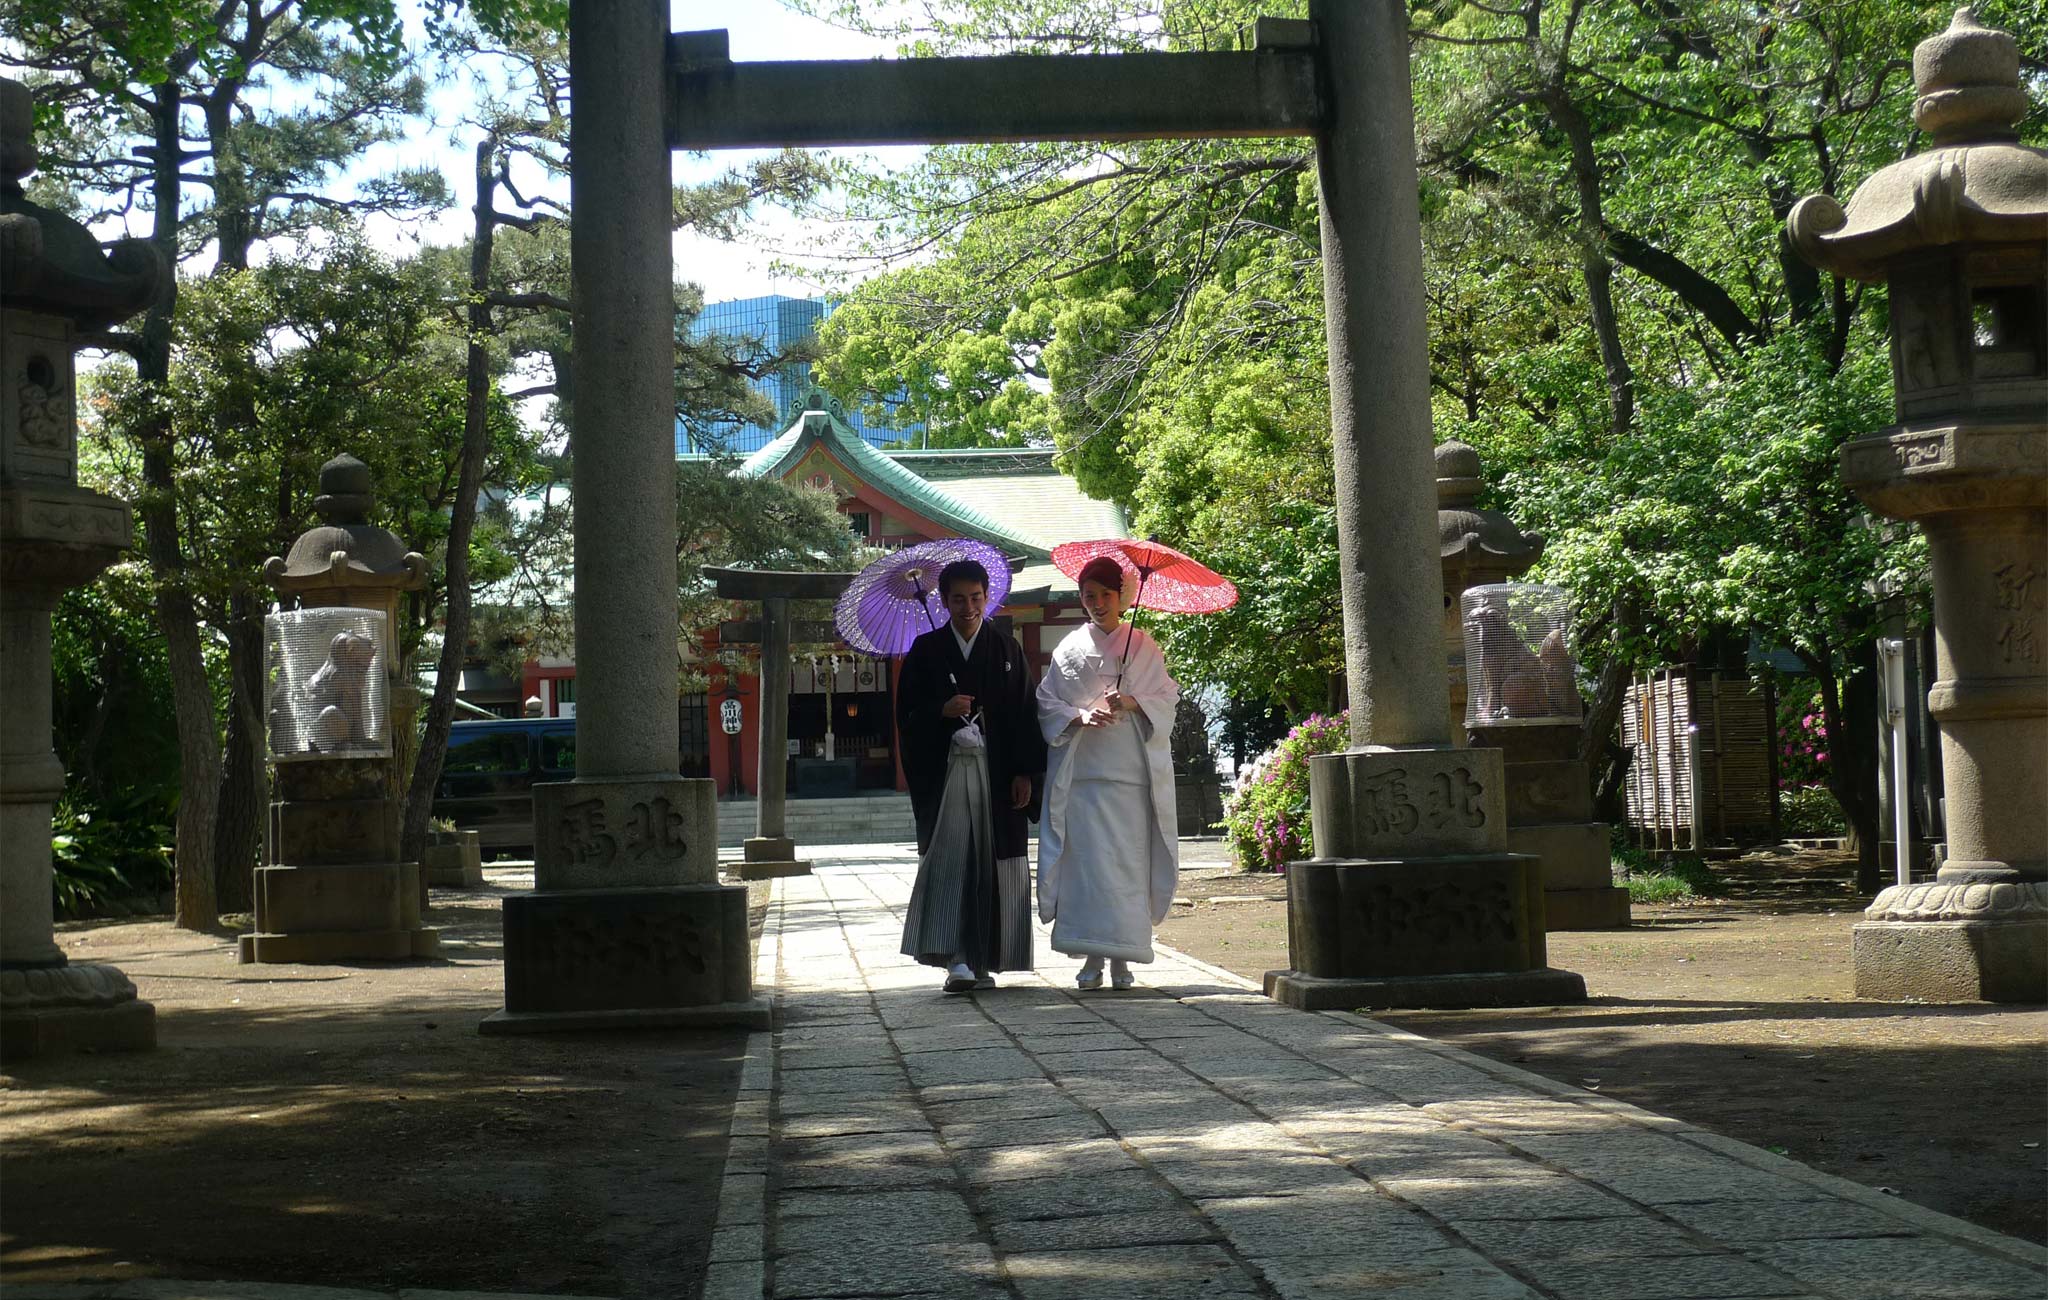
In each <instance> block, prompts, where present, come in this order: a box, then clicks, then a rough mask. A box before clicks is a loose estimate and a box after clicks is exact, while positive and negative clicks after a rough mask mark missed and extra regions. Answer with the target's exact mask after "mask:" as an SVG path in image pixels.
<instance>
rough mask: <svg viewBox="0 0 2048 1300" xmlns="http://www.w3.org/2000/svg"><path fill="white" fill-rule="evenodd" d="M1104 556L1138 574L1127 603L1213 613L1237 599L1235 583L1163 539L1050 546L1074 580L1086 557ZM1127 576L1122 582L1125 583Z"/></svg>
mask: <svg viewBox="0 0 2048 1300" xmlns="http://www.w3.org/2000/svg"><path fill="white" fill-rule="evenodd" d="M1101 555H1107V556H1109V557H1110V558H1111V559H1113V560H1115V561H1116V562H1117V563H1118V564H1120V565H1122V566H1123V570H1124V572H1125V573H1126V574H1135V575H1136V576H1137V579H1138V591H1137V595H1136V596H1134V597H1133V598H1132V600H1131V607H1132V608H1133V609H1136V608H1137V607H1139V606H1140V605H1142V606H1144V607H1145V608H1146V609H1157V610H1163V611H1164V612H1166V613H1168V614H1213V613H1215V612H1216V611H1217V610H1219V609H1229V608H1230V607H1231V606H1232V605H1235V604H1236V603H1237V587H1236V586H1235V585H1233V584H1232V583H1231V581H1230V579H1228V578H1226V577H1224V576H1223V575H1222V574H1220V573H1218V572H1216V571H1215V570H1214V569H1212V568H1210V567H1209V566H1208V565H1206V564H1203V563H1201V562H1200V561H1198V560H1194V559H1190V558H1189V557H1188V556H1186V555H1183V554H1181V553H1180V552H1179V551H1176V550H1174V549H1173V548H1172V547H1171V546H1168V545H1167V544H1166V543H1164V542H1147V541H1140V540H1139V539H1137V538H1135V537H1108V538H1104V539H1102V540H1101V541H1096V542H1068V543H1066V544H1065V545H1064V546H1057V547H1054V548H1053V553H1052V562H1053V563H1054V564H1055V565H1057V566H1058V568H1059V571H1060V572H1061V573H1064V574H1066V575H1067V576H1068V577H1069V578H1072V579H1074V580H1075V581H1076V582H1078V581H1080V579H1081V570H1082V568H1083V567H1084V566H1086V565H1087V563H1088V561H1090V560H1092V559H1095V558H1096V557H1097V556H1101ZM1129 585H1130V584H1129V582H1128V580H1126V582H1125V586H1127V587H1128V586H1129Z"/></svg>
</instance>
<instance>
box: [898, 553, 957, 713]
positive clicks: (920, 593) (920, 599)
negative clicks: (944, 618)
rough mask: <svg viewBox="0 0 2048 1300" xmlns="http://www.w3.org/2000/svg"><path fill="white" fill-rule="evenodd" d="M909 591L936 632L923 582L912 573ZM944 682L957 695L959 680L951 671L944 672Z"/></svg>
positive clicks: (934, 620) (937, 623)
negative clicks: (950, 686) (945, 681)
mask: <svg viewBox="0 0 2048 1300" xmlns="http://www.w3.org/2000/svg"><path fill="white" fill-rule="evenodd" d="M910 589H911V591H913V592H915V593H916V594H917V607H918V608H919V609H921V610H923V611H924V621H925V622H927V623H929V624H931V625H932V631H934V632H936V631H938V630H939V620H937V619H935V618H933V617H932V607H931V605H930V604H929V603H927V602H926V600H925V598H924V580H923V579H921V578H919V577H918V576H917V575H916V574H914V573H913V574H911V575H910ZM946 680H947V681H949V682H951V683H953V691H954V693H955V694H958V693H959V690H960V679H959V678H958V677H955V676H954V675H953V670H952V669H950V668H948V669H947V670H946Z"/></svg>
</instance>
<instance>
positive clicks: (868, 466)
mask: <svg viewBox="0 0 2048 1300" xmlns="http://www.w3.org/2000/svg"><path fill="white" fill-rule="evenodd" d="M814 443H824V444H826V445H827V446H828V447H829V448H830V450H831V451H832V453H833V454H834V455H835V456H837V457H838V458H839V460H840V462H841V463H842V464H844V465H845V466H846V467H847V468H848V469H850V470H852V471H854V472H855V473H856V474H859V475H861V476H863V477H865V478H867V479H868V480H869V481H870V482H872V483H874V484H875V486H877V487H879V488H882V489H884V490H885V491H887V492H888V493H889V494H890V495H892V496H894V497H896V498H897V499H899V500H901V501H902V502H903V504H905V505H906V506H909V507H910V508H912V509H914V510H917V511H919V512H920V513H922V514H924V515H925V516H926V517H928V518H930V519H931V520H932V521H933V522H935V523H940V524H944V525H945V526H946V527H948V528H952V529H954V530H956V531H958V532H960V533H962V534H965V535H966V536H969V537H974V538H978V539H980V540H981V541H985V542H988V543H991V544H992V545H995V546H999V547H1001V548H1002V549H1003V550H1004V552H1005V553H1006V554H1010V555H1021V556H1023V557H1024V558H1026V559H1041V560H1042V559H1047V558H1049V557H1050V556H1051V554H1052V552H1051V550H1050V549H1048V548H1047V547H1046V545H1045V544H1044V543H1043V542H1038V541H1034V540H1033V539H1031V538H1029V537H1026V536H1024V535H1023V534H1022V533H1018V532H1016V531H1014V530H1012V529H1010V528H1007V527H1005V526H1003V525H1002V524H999V523H997V522H996V521H995V520H993V519H991V518H989V517H988V516H987V515H984V514H982V513H981V512H980V511H978V510H976V509H974V508H973V507H972V506H969V505H968V504H966V503H965V502H963V501H961V500H960V499H959V498H958V497H956V496H954V495H953V494H952V493H950V492H948V491H946V490H945V489H944V488H942V487H940V486H939V485H938V484H936V483H933V482H931V481H930V480H928V479H925V478H923V477H922V476H920V475H918V474H917V473H916V472H915V471H913V470H910V469H908V468H906V467H905V466H903V465H900V464H898V463H897V462H896V461H894V460H892V459H890V458H889V457H888V456H886V455H884V454H882V453H881V452H880V451H877V450H876V449H875V448H874V447H872V446H870V445H868V442H867V440H866V439H864V438H862V437H861V436H860V435H859V434H858V433H856V432H854V430H853V427H852V426H851V425H849V424H847V423H846V422H845V421H844V420H842V419H840V418H839V415H838V413H837V412H835V411H833V410H831V409H829V407H828V408H826V409H812V410H807V411H804V412H802V413H801V414H800V415H798V416H797V418H796V421H795V422H794V423H793V424H791V425H790V426H789V428H787V429H785V430H783V431H782V432H781V433H780V434H778V435H776V436H775V437H774V438H772V439H770V440H769V441H768V443H767V445H765V446H763V447H762V448H761V450H759V451H757V452H755V453H754V454H753V455H751V456H749V457H747V459H746V460H745V461H743V462H741V464H740V469H739V472H740V473H742V474H745V475H748V476H749V477H754V478H759V477H761V476H764V475H767V474H773V473H775V472H777V471H779V470H781V469H782V468H783V467H784V466H787V465H794V464H796V463H797V462H798V461H799V460H801V459H802V458H803V454H804V452H805V451H807V450H808V449H809V448H810V447H811V446H812V445H813V444H814Z"/></svg>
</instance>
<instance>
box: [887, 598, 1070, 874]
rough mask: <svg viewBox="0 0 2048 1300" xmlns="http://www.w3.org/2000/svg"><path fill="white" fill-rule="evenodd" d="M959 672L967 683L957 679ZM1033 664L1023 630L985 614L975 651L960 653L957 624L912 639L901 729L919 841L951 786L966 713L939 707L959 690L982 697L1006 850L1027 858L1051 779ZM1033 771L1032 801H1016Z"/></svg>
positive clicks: (999, 841) (921, 843)
mask: <svg viewBox="0 0 2048 1300" xmlns="http://www.w3.org/2000/svg"><path fill="white" fill-rule="evenodd" d="M955 679H957V680H958V682H959V684H958V685H957V686H956V685H954V681H955ZM1036 685H1037V683H1035V682H1033V681H1032V680H1031V669H1030V665H1028V664H1027V663H1026V662H1025V661H1024V650H1023V648H1022V647H1021V646H1019V645H1018V644H1017V640H1016V638H1015V637H1012V636H1010V635H1009V634H1007V633H1005V632H1001V631H998V630H997V629H996V625H995V623H994V622H993V621H992V620H990V621H984V622H983V623H982V625H981V635H980V636H978V637H976V638H975V641H974V657H973V658H972V659H963V658H961V656H960V643H959V642H958V641H956V640H954V638H953V629H952V627H951V626H950V625H949V626H946V627H942V628H939V629H938V630H937V631H935V632H927V633H925V634H924V635H923V636H921V637H919V638H917V640H915V641H913V642H911V644H910V650H909V651H908V652H907V653H906V654H905V655H904V656H903V672H902V675H901V676H900V677H898V678H897V682H896V731H897V734H898V735H899V736H900V737H901V738H902V742H903V774H904V776H905V777H906V778H907V779H908V781H909V784H910V806H911V809H912V811H913V812H915V813H916V814H917V848H918V851H919V852H920V853H922V852H923V851H924V850H925V849H926V848H927V847H929V846H930V844H931V838H932V823H933V822H934V821H936V820H937V819H938V815H939V797H940V795H941V794H942V793H943V792H944V790H945V788H946V759H947V757H948V751H949V750H950V748H951V746H952V739H953V733H954V732H956V731H958V730H959V729H960V727H961V726H962V723H961V721H960V720H958V719H955V718H948V717H943V716H941V715H940V713H939V710H940V709H941V708H943V707H945V703H946V701H947V700H949V699H951V698H953V696H954V695H956V694H961V693H965V694H968V695H972V696H973V697H974V707H975V710H976V711H977V712H979V713H980V714H981V729H982V733H983V735H985V736H986V737H987V738H988V781H989V809H990V813H991V816H992V818H993V820H994V822H995V849H996V856H997V857H998V858H1021V857H1023V856H1024V855H1025V854H1026V853H1027V852H1029V837H1030V831H1029V829H1028V828H1027V827H1026V825H1025V822H1026V820H1027V818H1028V819H1029V820H1033V821H1035V820H1037V818H1038V801H1039V797H1040V794H1041V792H1042V788H1043V786H1044V784H1045V740H1044V738H1043V737H1042V736H1040V735H1039V731H1038V705H1037V703H1036V702H1035V699H1034V696H1033V691H1034V689H1035V688H1036ZM1013 776H1027V777H1030V778H1031V804H1030V806H1029V807H1028V808H1025V809H1023V810H1021V811H1019V810H1014V809H1012V808H1011V807H1010V778H1011V777H1013Z"/></svg>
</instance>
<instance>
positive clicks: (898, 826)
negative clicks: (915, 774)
mask: <svg viewBox="0 0 2048 1300" xmlns="http://www.w3.org/2000/svg"><path fill="white" fill-rule="evenodd" d="M784 808H785V811H784V813H783V829H784V833H785V834H787V835H788V836H789V837H790V838H791V839H793V840H795V841H796V842H797V844H798V845H799V846H802V845H805V844H896V843H903V842H905V841H908V840H912V839H915V838H916V837H917V822H916V819H915V818H914V817H913V816H912V815H911V811H910V796H909V795H907V794H898V793H894V792H890V793H886V794H874V795H860V796H855V797H853V798H850V799H791V800H790V801H789V802H788V803H787V804H786V805H785V806H784ZM754 824H755V802H754V801H753V800H752V799H727V800H721V801H720V802H719V805H718V843H719V845H720V846H721V847H724V848H731V847H734V846H736V845H738V844H739V843H741V842H742V841H743V840H745V839H746V838H747V837H749V836H751V835H752V834H753V833H754Z"/></svg>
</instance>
